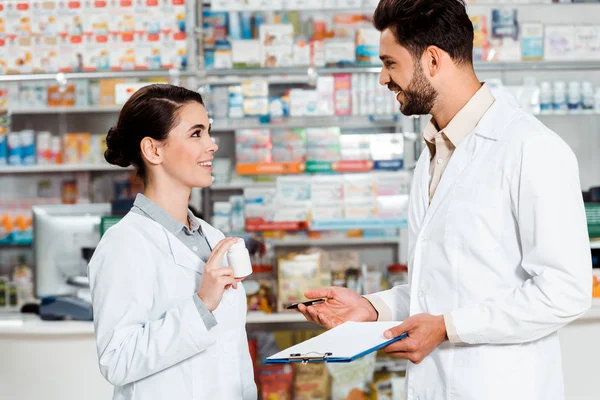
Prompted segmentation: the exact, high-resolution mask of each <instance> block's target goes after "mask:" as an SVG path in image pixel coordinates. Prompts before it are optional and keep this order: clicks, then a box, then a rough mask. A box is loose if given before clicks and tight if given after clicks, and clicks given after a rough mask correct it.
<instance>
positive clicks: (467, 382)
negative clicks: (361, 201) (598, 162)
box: [378, 92, 592, 400]
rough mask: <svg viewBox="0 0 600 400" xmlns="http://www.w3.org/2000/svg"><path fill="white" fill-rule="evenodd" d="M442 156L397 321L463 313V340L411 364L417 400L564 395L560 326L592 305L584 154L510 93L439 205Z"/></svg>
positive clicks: (416, 190)
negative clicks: (582, 169)
mask: <svg viewBox="0 0 600 400" xmlns="http://www.w3.org/2000/svg"><path fill="white" fill-rule="evenodd" d="M429 164H430V152H429V149H428V148H426V149H425V150H424V152H423V153H422V154H421V157H420V158H419V161H418V163H417V166H416V168H415V171H414V178H413V183H412V191H411V195H410V205H409V215H408V226H409V233H408V235H409V245H408V254H409V256H408V257H409V284H408V285H402V286H397V287H395V288H393V289H391V290H389V291H385V292H380V293H378V295H379V296H380V297H381V299H382V300H383V301H384V302H385V303H386V304H387V305H388V306H389V307H390V309H391V310H392V316H393V319H394V320H404V319H406V318H407V317H408V316H409V315H414V314H419V313H430V314H434V315H442V314H445V313H448V312H449V313H451V315H452V319H453V320H454V324H455V326H456V331H457V334H458V336H459V338H460V340H461V343H450V342H445V343H443V344H442V345H440V346H439V347H438V348H437V349H436V350H434V351H433V352H432V353H431V354H430V355H429V356H428V357H427V358H426V359H425V360H424V361H423V362H422V363H420V364H418V365H414V364H412V363H410V362H409V365H408V371H407V376H408V378H407V397H406V398H407V399H408V400H450V399H452V400H507V399H510V400H561V399H563V398H564V389H563V378H562V365H561V353H560V345H559V340H558V334H557V331H558V329H559V328H561V327H563V326H565V325H566V324H568V323H569V322H571V321H573V320H574V319H576V318H577V317H579V316H580V315H582V314H583V313H585V312H586V311H587V310H588V308H589V307H590V303H591V286H592V283H591V268H592V267H591V256H590V247H589V239H588V236H587V225H586V217H585V212H584V207H583V200H582V195H581V188H580V183H579V173H578V167H577V160H576V158H575V156H574V154H573V152H572V151H571V150H570V148H569V147H568V146H567V145H566V144H565V143H564V142H563V141H562V140H561V139H560V138H559V137H558V135H556V134H555V133H554V132H552V131H551V130H549V129H548V128H546V127H545V126H544V125H543V124H542V123H541V122H539V121H538V120H537V119H535V118H534V117H533V116H531V115H529V114H527V113H525V112H523V111H522V110H521V109H520V108H519V106H518V104H517V103H516V100H515V99H514V98H512V97H511V96H510V95H508V94H503V93H502V92H499V93H497V94H496V102H495V103H494V104H493V105H492V107H491V108H490V109H489V110H488V111H487V113H486V114H485V116H484V117H483V119H482V120H481V121H480V123H479V124H478V126H477V127H476V128H475V129H474V130H473V131H472V132H471V133H470V134H469V135H468V136H467V137H466V138H465V139H464V141H463V142H461V144H460V145H459V146H458V147H457V148H456V150H455V152H454V154H453V156H452V158H451V159H450V161H449V164H448V165H447V168H446V170H445V172H444V175H443V176H442V179H441V182H440V184H439V186H438V187H437V190H436V193H435V195H434V197H433V199H432V202H431V205H429V204H428V193H429V190H428V187H429V180H430V177H429Z"/></svg>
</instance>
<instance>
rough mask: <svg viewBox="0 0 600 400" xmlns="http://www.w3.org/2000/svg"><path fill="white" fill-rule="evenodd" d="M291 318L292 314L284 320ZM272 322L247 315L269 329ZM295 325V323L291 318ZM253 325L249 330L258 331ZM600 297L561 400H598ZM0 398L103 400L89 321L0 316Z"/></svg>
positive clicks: (570, 341)
mask: <svg viewBox="0 0 600 400" xmlns="http://www.w3.org/2000/svg"><path fill="white" fill-rule="evenodd" d="M286 318H292V316H286ZM271 320H276V321H278V319H276V318H275V319H274V318H262V319H260V321H259V319H257V317H256V316H255V315H253V316H252V317H249V321H248V322H249V324H252V325H262V327H263V328H264V329H265V330H269V325H270V323H271ZM294 321H295V322H297V321H296V319H294ZM257 327H258V326H254V328H257ZM599 338H600V299H598V300H594V302H593V306H592V308H591V310H590V311H589V312H588V313H587V314H586V315H585V316H583V317H581V318H580V319H578V320H577V321H575V322H573V323H572V324H570V325H568V326H567V327H565V328H563V329H561V331H560V341H561V346H562V353H563V366H564V374H565V391H566V395H567V396H566V400H592V399H594V400H597V399H598V396H599V394H598V388H597V387H594V385H595V382H596V381H597V374H598V360H600V339H599ZM0 357H1V358H2V360H6V361H3V362H1V363H0V391H1V393H2V395H1V396H0V397H1V398H5V396H6V398H7V399H11V398H12V399H42V398H43V399H48V400H59V399H60V400H71V399H72V400H80V399H86V400H96V399H98V400H105V399H110V398H112V387H111V386H110V384H109V383H108V382H106V381H105V380H104V378H103V377H102V375H101V374H100V371H99V368H98V359H97V354H96V343H95V337H94V327H93V324H92V323H91V322H75V321H60V322H59V321H52V322H50V321H41V320H40V319H39V318H37V317H35V316H23V315H20V314H16V313H15V314H2V313H0Z"/></svg>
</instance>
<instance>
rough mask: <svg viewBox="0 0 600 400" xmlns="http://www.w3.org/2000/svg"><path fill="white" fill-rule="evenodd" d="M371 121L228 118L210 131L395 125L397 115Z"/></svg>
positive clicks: (354, 118)
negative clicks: (272, 120)
mask: <svg viewBox="0 0 600 400" xmlns="http://www.w3.org/2000/svg"><path fill="white" fill-rule="evenodd" d="M373 118H374V119H375V120H374V121H372V120H371V119H370V116H315V117H297V118H293V117H292V118H288V119H286V120H283V121H281V122H271V123H266V124H262V123H260V122H259V121H258V120H256V119H253V118H247V119H244V118H239V119H237V120H236V119H229V121H231V122H228V123H219V122H215V123H214V124H213V125H212V126H211V131H212V132H229V131H234V130H237V129H260V128H265V129H269V128H308V127H322V126H324V125H328V126H339V127H342V128H363V127H395V126H396V125H397V124H398V120H397V118H398V116H397V115H374V116H373ZM377 118H390V120H382V121H377Z"/></svg>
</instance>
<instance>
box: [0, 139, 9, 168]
mask: <svg viewBox="0 0 600 400" xmlns="http://www.w3.org/2000/svg"><path fill="white" fill-rule="evenodd" d="M7 163H8V148H7V144H6V134H0V166H1V165H6V164H7Z"/></svg>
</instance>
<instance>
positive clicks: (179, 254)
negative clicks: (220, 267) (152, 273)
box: [163, 229, 205, 274]
mask: <svg viewBox="0 0 600 400" xmlns="http://www.w3.org/2000/svg"><path fill="white" fill-rule="evenodd" d="M163 232H164V234H165V236H166V239H167V243H168V244H169V251H170V252H171V255H172V256H173V261H175V264H177V265H179V266H180V267H183V268H186V269H189V270H192V271H195V272H197V273H199V274H202V273H203V272H204V264H205V263H204V261H202V260H201V259H200V257H198V255H197V254H195V253H194V252H193V251H192V250H190V249H189V248H188V247H187V246H186V245H185V244H183V243H182V242H181V240H179V239H178V238H177V237H176V236H175V235H173V234H172V233H171V232H169V231H167V230H166V229H163Z"/></svg>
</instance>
